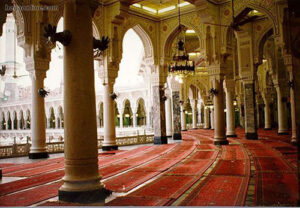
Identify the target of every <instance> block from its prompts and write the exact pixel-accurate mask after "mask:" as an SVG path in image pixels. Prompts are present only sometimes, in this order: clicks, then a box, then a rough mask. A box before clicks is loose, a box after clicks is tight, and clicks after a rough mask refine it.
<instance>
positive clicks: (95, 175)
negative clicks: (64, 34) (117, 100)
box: [33, 0, 108, 203]
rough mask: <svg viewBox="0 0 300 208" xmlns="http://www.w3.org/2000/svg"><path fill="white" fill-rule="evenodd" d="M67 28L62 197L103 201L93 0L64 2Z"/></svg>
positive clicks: (105, 193) (65, 198) (69, 0)
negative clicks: (69, 33) (68, 37)
mask: <svg viewBox="0 0 300 208" xmlns="http://www.w3.org/2000/svg"><path fill="white" fill-rule="evenodd" d="M64 29H65V30H69V31H70V32H71V34H72V41H71V43H70V44H69V45H68V46H66V47H64V111H65V112H64V113H65V130H64V132H65V134H64V137H65V176H64V177H63V185H62V186H61V187H60V188H59V200H61V201H67V202H77V203H92V202H100V201H101V202H103V201H104V199H105V197H106V196H107V194H108V191H107V190H105V189H104V187H103V184H102V183H101V182H100V180H101V176H100V175H99V171H98V147H97V123H96V100H95V86H94V67H93V36H92V12H91V0H77V1H73V0H67V1H64ZM78 57H80V58H78ZM83 69H84V70H83ZM33 126H34V125H33Z"/></svg>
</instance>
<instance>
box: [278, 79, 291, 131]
mask: <svg viewBox="0 0 300 208" xmlns="http://www.w3.org/2000/svg"><path fill="white" fill-rule="evenodd" d="M275 87H276V92H277V110H278V134H288V133H289V131H288V120H287V113H286V101H287V98H286V97H284V96H283V93H282V88H281V87H280V86H279V85H277V86H275Z"/></svg>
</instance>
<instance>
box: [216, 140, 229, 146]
mask: <svg viewBox="0 0 300 208" xmlns="http://www.w3.org/2000/svg"><path fill="white" fill-rule="evenodd" d="M228 144H229V142H228V140H214V145H228Z"/></svg>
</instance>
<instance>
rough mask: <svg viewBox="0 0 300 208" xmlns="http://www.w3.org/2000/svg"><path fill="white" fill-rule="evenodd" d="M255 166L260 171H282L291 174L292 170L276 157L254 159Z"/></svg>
mask: <svg viewBox="0 0 300 208" xmlns="http://www.w3.org/2000/svg"><path fill="white" fill-rule="evenodd" d="M253 159H254V164H255V167H256V169H257V170H258V171H280V172H283V171H284V172H291V171H292V168H291V167H290V166H288V165H287V164H286V163H285V162H284V161H283V160H282V158H278V157H277V158H276V157H254V158H253Z"/></svg>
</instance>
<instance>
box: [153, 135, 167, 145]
mask: <svg viewBox="0 0 300 208" xmlns="http://www.w3.org/2000/svg"><path fill="white" fill-rule="evenodd" d="M153 143H154V144H168V138H167V137H166V136H154V140H153Z"/></svg>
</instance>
